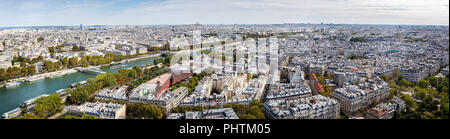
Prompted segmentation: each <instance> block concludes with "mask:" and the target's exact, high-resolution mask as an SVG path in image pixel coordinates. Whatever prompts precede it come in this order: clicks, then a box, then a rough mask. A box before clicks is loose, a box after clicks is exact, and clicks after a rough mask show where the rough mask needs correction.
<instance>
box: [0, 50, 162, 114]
mask: <svg viewBox="0 0 450 139" xmlns="http://www.w3.org/2000/svg"><path fill="white" fill-rule="evenodd" d="M151 56H158V55H145V56H141V57H139V58H140V59H139V60H136V61H133V62H128V63H124V64H122V65H124V66H120V67H118V68H113V69H111V67H110V66H104V67H101V70H102V71H105V72H110V73H114V72H118V71H119V70H121V69H127V68H132V67H134V66H140V65H145V64H146V63H149V62H150V63H152V61H153V60H155V59H159V58H160V57H151ZM149 57H150V58H149ZM134 58H136V57H134ZM96 75H97V74H89V73H82V72H75V73H70V74H64V75H61V76H58V77H55V78H45V76H44V79H43V80H36V81H34V82H24V83H22V84H20V85H18V86H17V87H10V88H5V87H0V114H1V113H5V112H8V111H11V110H12V109H14V108H17V107H18V106H19V105H20V104H21V103H23V102H24V101H26V100H28V99H31V98H33V97H36V96H40V95H42V94H52V93H54V92H56V91H58V90H61V89H66V88H68V87H69V86H70V85H72V84H73V83H77V82H80V81H85V80H87V79H89V78H93V77H95V76H96Z"/></svg>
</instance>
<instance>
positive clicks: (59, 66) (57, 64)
mask: <svg viewBox="0 0 450 139" xmlns="http://www.w3.org/2000/svg"><path fill="white" fill-rule="evenodd" d="M53 64H54V65H53V67H54V69H55V70H59V69H61V66H62V63H61V62H59V61H56V62H55V63H53Z"/></svg>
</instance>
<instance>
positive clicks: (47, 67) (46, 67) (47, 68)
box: [42, 61, 54, 72]
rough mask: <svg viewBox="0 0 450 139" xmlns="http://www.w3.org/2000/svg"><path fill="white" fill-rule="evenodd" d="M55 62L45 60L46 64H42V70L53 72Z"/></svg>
mask: <svg viewBox="0 0 450 139" xmlns="http://www.w3.org/2000/svg"><path fill="white" fill-rule="evenodd" d="M53 69H54V67H53V62H52V61H44V66H42V70H43V71H44V72H51V71H53Z"/></svg>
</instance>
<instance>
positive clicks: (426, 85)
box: [419, 80, 430, 88]
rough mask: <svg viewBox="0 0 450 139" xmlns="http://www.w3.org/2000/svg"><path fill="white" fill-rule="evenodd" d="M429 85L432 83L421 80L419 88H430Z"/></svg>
mask: <svg viewBox="0 0 450 139" xmlns="http://www.w3.org/2000/svg"><path fill="white" fill-rule="evenodd" d="M429 85H430V83H429V82H428V81H427V80H420V81H419V87H420V88H428V86H429Z"/></svg>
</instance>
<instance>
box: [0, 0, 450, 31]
mask: <svg viewBox="0 0 450 139" xmlns="http://www.w3.org/2000/svg"><path fill="white" fill-rule="evenodd" d="M127 2H131V0H113V1H106V2H105V1H103V0H81V1H63V0H51V1H48V0H44V1H25V2H22V1H19V2H11V1H5V3H4V6H3V7H2V6H1V5H0V8H1V9H0V16H3V17H10V18H11V19H12V20H10V21H5V22H2V23H0V26H15V25H59V24H61V25H77V24H80V23H82V24H192V23H195V22H197V21H200V22H201V23H211V24H233V23H244V24H245V23H246V24H253V23H256V24H258V23H259V24H269V23H283V22H301V23H304V22H312V23H320V22H327V23H329V22H333V23H361V24H364V23H377V24H446V25H448V20H449V12H448V10H449V7H448V4H449V3H448V1H445V0H364V1H362V0H282V1H281V0H157V1H153V0H152V1H146V2H141V3H134V4H130V5H127V6H121V5H120V3H127ZM33 3H34V4H33ZM2 5H3V4H2ZM112 7H116V8H112ZM117 7H118V8H117ZM24 18H26V19H24ZM25 21H26V22H25Z"/></svg>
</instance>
